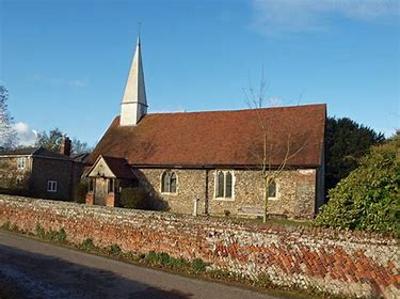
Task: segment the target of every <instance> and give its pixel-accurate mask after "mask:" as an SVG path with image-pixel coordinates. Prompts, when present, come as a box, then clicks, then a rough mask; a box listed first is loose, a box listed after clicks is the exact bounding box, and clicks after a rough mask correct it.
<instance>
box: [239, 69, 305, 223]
mask: <svg viewBox="0 0 400 299" xmlns="http://www.w3.org/2000/svg"><path fill="white" fill-rule="evenodd" d="M266 90H267V83H266V81H265V80H264V76H263V73H262V76H261V81H260V86H259V89H258V90H255V89H254V88H253V87H252V86H251V85H250V87H249V89H248V90H245V96H246V100H247V104H248V106H249V107H250V108H252V109H254V110H255V113H256V122H257V131H258V132H254V136H255V144H254V145H255V146H253V147H252V148H251V150H250V154H251V155H252V156H253V158H255V159H256V160H257V161H259V165H258V166H259V169H260V170H261V176H262V179H263V185H264V190H263V203H264V209H263V221H264V222H266V221H267V219H268V198H269V190H270V186H271V184H272V183H273V182H275V181H276V179H277V178H278V177H280V176H281V175H282V173H283V171H284V170H286V169H287V166H288V162H289V161H290V160H291V159H292V158H293V157H295V156H296V155H297V154H299V153H300V152H301V151H302V150H303V148H304V146H305V145H306V138H305V137H306V136H302V138H301V142H300V143H299V142H298V140H297V141H296V142H295V141H294V140H293V138H292V135H291V132H290V129H289V130H288V132H287V135H286V136H282V138H286V143H285V145H284V148H283V147H282V145H281V144H277V142H276V140H273V138H272V128H271V127H270V125H271V123H270V122H269V120H268V119H267V118H266V117H265V116H264V115H263V113H262V112H263V109H264V108H267V107H268V106H269V107H271V105H268V104H270V103H268V102H269V99H268V98H267V97H266ZM277 160H278V161H277Z"/></svg>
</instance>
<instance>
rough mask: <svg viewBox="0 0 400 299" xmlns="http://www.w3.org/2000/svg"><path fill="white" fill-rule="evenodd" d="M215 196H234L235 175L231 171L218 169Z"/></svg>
mask: <svg viewBox="0 0 400 299" xmlns="http://www.w3.org/2000/svg"><path fill="white" fill-rule="evenodd" d="M215 197H216V198H232V197H233V175H232V172H231V171H218V172H217V175H216V177H215Z"/></svg>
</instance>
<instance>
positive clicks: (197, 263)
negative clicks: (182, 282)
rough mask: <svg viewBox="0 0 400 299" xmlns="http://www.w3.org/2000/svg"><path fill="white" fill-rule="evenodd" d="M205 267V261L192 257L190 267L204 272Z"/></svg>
mask: <svg viewBox="0 0 400 299" xmlns="http://www.w3.org/2000/svg"><path fill="white" fill-rule="evenodd" d="M206 267H207V263H205V262H204V261H203V260H202V259H194V260H193V261H192V268H193V270H194V271H196V272H204V271H205V270H206Z"/></svg>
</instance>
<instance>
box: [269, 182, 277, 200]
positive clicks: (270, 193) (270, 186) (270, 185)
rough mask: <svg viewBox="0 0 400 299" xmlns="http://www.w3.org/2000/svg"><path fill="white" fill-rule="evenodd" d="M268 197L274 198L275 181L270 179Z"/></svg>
mask: <svg viewBox="0 0 400 299" xmlns="http://www.w3.org/2000/svg"><path fill="white" fill-rule="evenodd" d="M268 198H276V182H275V181H271V182H269V184H268Z"/></svg>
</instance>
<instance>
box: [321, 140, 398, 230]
mask: <svg viewBox="0 0 400 299" xmlns="http://www.w3.org/2000/svg"><path fill="white" fill-rule="evenodd" d="M329 197H330V201H329V203H328V204H327V205H326V206H324V207H323V208H322V212H321V213H320V214H319V215H318V217H317V219H316V224H317V225H320V226H326V227H336V228H349V229H360V230H368V231H377V232H389V233H394V234H395V235H397V236H400V221H399V219H400V136H399V135H398V136H396V137H394V138H393V139H392V140H390V141H388V142H387V143H385V144H383V145H380V146H376V147H373V148H371V151H370V153H369V154H368V155H367V156H365V157H364V158H363V159H362V160H361V162H360V166H359V167H358V168H357V169H356V170H354V171H352V172H351V173H350V175H349V176H348V177H346V178H345V179H343V180H342V181H340V182H339V184H338V185H337V186H336V187H335V188H334V189H332V190H331V191H330V192H329Z"/></svg>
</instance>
